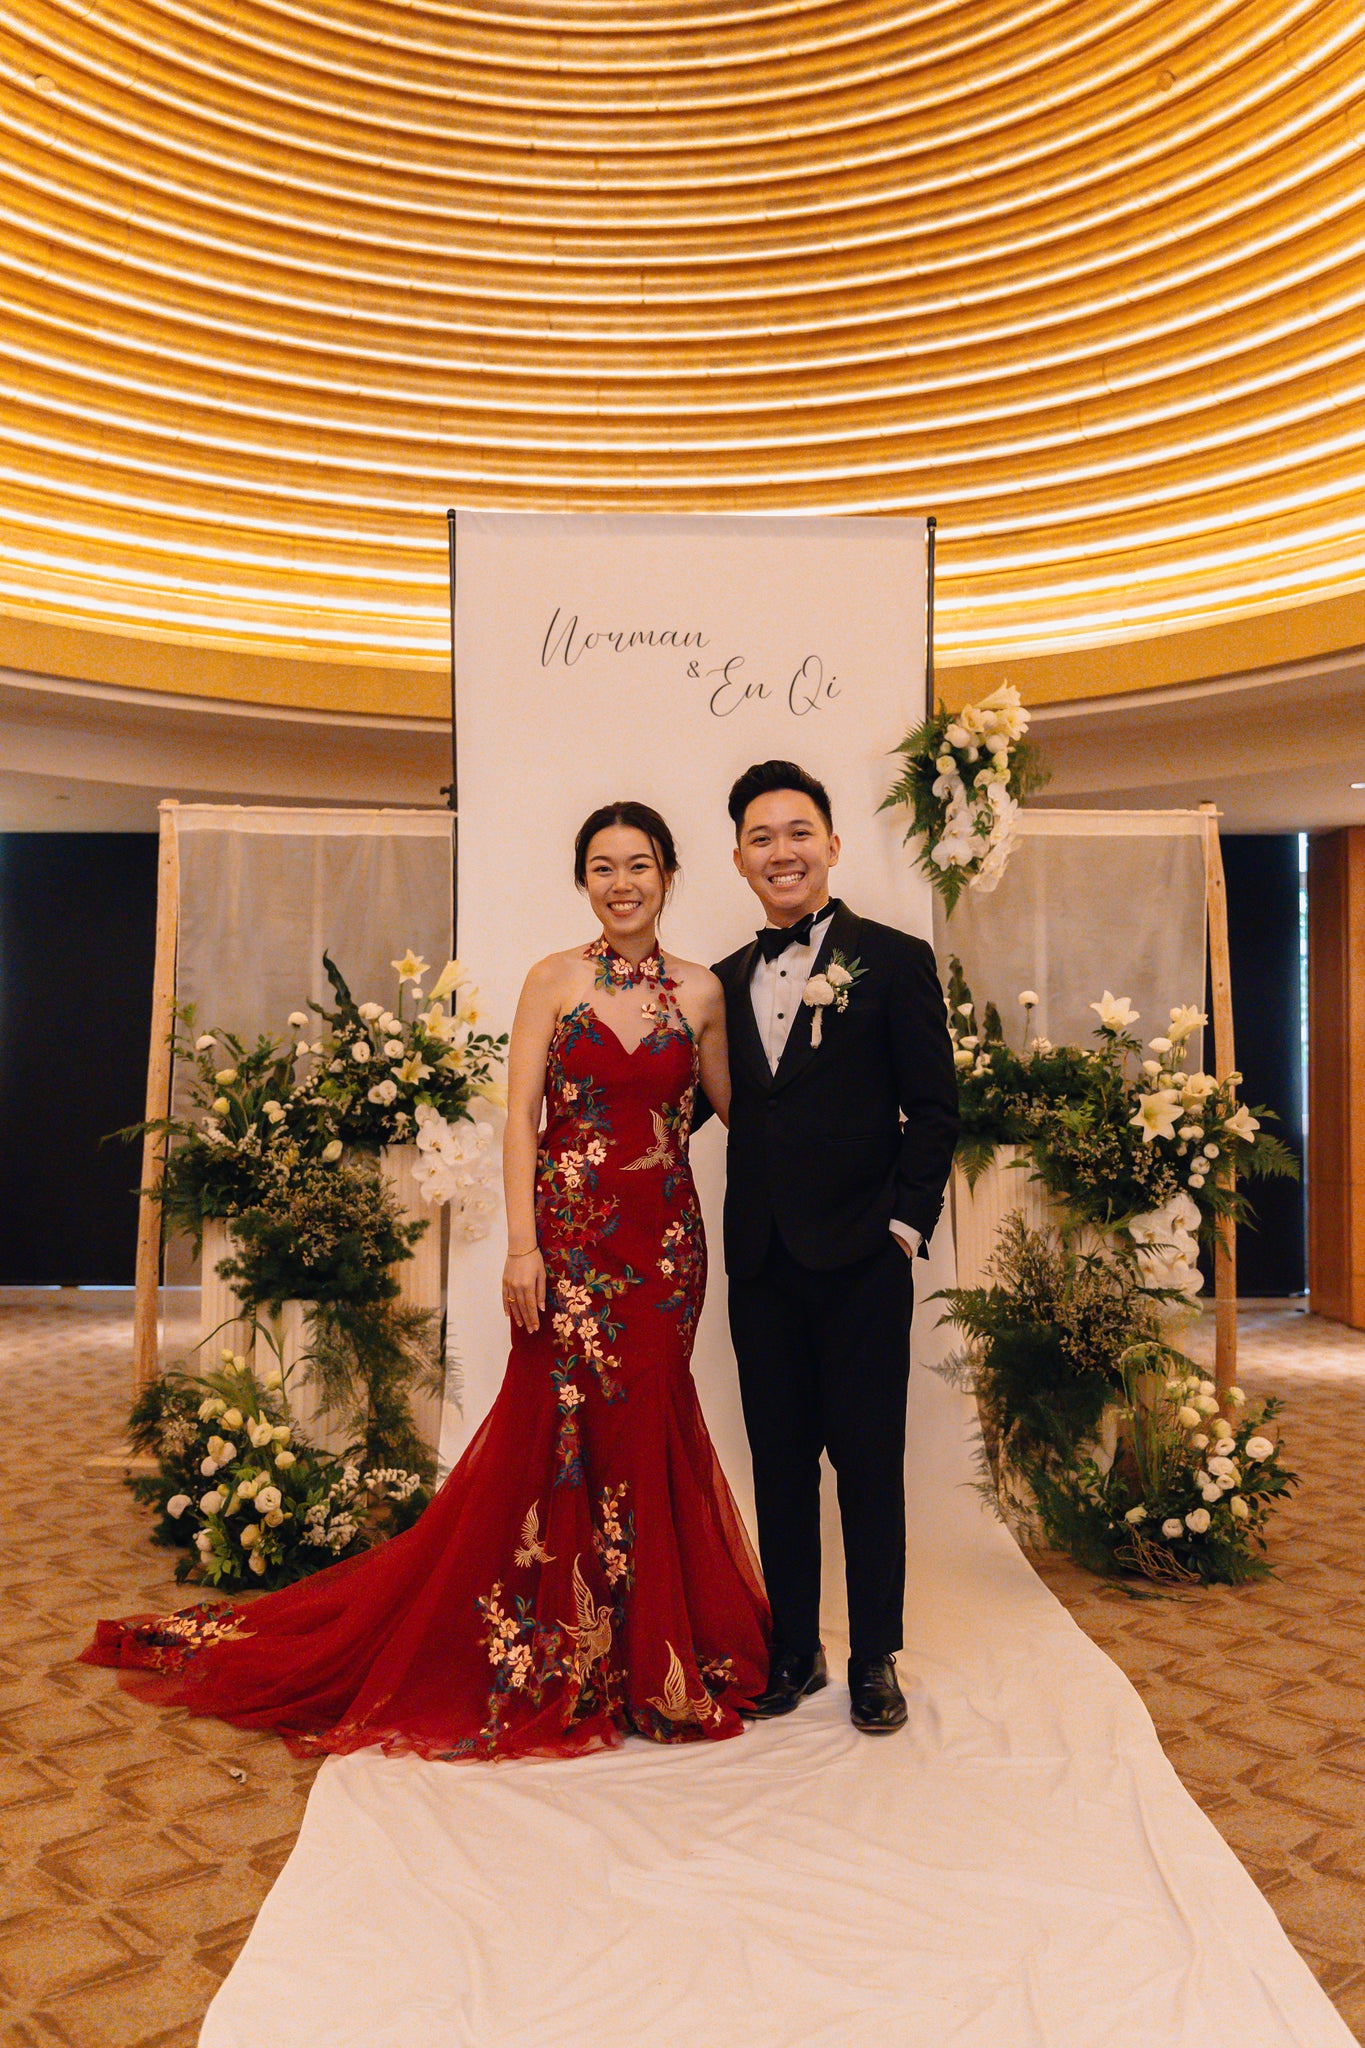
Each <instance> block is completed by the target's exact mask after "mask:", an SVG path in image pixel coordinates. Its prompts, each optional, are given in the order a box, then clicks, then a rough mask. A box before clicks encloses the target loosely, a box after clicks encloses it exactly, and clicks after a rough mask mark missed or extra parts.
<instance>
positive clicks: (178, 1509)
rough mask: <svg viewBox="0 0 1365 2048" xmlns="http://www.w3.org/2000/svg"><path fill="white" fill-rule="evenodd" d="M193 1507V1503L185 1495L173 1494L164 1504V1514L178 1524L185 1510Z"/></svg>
mask: <svg viewBox="0 0 1365 2048" xmlns="http://www.w3.org/2000/svg"><path fill="white" fill-rule="evenodd" d="M193 1505H194V1503H193V1501H192V1500H191V1499H190V1497H189V1495H188V1494H187V1493H173V1494H172V1495H171V1497H170V1499H169V1500H168V1501H167V1503H166V1513H167V1514H168V1515H170V1516H171V1518H172V1519H173V1520H174V1521H177V1522H178V1521H179V1520H180V1517H181V1516H182V1515H183V1514H184V1512H185V1510H186V1508H188V1507H193Z"/></svg>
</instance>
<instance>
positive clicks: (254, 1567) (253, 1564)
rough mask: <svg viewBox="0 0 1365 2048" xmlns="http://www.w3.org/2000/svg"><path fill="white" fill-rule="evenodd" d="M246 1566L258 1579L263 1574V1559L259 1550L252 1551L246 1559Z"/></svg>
mask: <svg viewBox="0 0 1365 2048" xmlns="http://www.w3.org/2000/svg"><path fill="white" fill-rule="evenodd" d="M247 1565H248V1567H249V1569H250V1570H251V1571H253V1572H255V1573H256V1574H257V1576H258V1577H259V1576H261V1575H262V1574H263V1573H264V1571H265V1559H264V1558H263V1557H262V1556H261V1553H260V1551H259V1550H253V1551H252V1553H251V1555H250V1557H249V1558H248V1559H247Z"/></svg>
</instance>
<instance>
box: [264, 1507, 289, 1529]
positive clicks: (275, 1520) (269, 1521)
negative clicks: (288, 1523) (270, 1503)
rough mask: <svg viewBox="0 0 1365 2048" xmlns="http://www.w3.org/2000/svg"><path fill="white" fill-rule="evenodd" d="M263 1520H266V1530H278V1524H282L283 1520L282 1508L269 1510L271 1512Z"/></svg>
mask: <svg viewBox="0 0 1365 2048" xmlns="http://www.w3.org/2000/svg"><path fill="white" fill-rule="evenodd" d="M265 1520H266V1527H267V1528H270V1529H278V1528H279V1526H280V1523H281V1522H282V1521H283V1520H284V1509H283V1508H271V1510H270V1512H269V1514H268V1515H267V1516H266V1518H265Z"/></svg>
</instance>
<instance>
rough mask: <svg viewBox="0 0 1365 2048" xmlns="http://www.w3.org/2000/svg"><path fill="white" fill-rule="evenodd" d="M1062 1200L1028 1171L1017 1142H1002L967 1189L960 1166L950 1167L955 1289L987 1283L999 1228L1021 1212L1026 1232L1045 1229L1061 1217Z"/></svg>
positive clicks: (1024, 1156) (1021, 1148)
mask: <svg viewBox="0 0 1365 2048" xmlns="http://www.w3.org/2000/svg"><path fill="white" fill-rule="evenodd" d="M1063 1213H1064V1212H1063V1208H1062V1204H1061V1203H1060V1202H1058V1201H1057V1200H1056V1199H1055V1197H1054V1196H1052V1195H1050V1194H1049V1193H1048V1192H1047V1189H1046V1188H1045V1187H1043V1185H1042V1183H1041V1182H1040V1181H1036V1180H1034V1179H1033V1178H1032V1177H1031V1175H1030V1172H1029V1167H1028V1154H1027V1153H1026V1152H1025V1151H1024V1148H1023V1147H1022V1145H1001V1146H1000V1147H999V1149H998V1150H997V1152H996V1155H995V1157H994V1159H993V1160H992V1161H991V1163H990V1165H989V1166H988V1167H987V1168H986V1169H985V1171H984V1173H982V1174H981V1175H980V1176H979V1177H978V1179H977V1183H976V1186H975V1187H968V1185H967V1176H966V1174H965V1173H964V1172H963V1171H962V1169H961V1167H960V1166H955V1167H954V1168H953V1235H954V1239H955V1241H956V1244H957V1284H958V1286H959V1287H988V1286H989V1285H990V1274H989V1270H988V1269H989V1267H990V1262H991V1260H992V1258H993V1257H994V1255H995V1246H996V1240H997V1238H998V1237H999V1235H1000V1231H1001V1227H1002V1225H1003V1224H1005V1223H1006V1222H1007V1221H1008V1219H1009V1218H1010V1217H1011V1216H1022V1217H1023V1219H1024V1222H1025V1223H1026V1224H1027V1226H1028V1228H1029V1229H1030V1230H1045V1229H1046V1228H1047V1227H1048V1225H1049V1224H1056V1223H1058V1222H1059V1221H1060V1220H1061V1217H1062V1215H1063Z"/></svg>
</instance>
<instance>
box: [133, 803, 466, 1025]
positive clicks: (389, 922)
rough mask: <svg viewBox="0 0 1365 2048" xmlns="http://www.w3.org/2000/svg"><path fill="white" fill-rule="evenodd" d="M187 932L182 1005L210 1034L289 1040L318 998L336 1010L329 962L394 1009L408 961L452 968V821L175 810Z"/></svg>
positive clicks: (441, 815) (408, 815) (229, 807)
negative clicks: (298, 1014)
mask: <svg viewBox="0 0 1365 2048" xmlns="http://www.w3.org/2000/svg"><path fill="white" fill-rule="evenodd" d="M166 815H169V816H170V817H172V818H173V819H174V821H175V830H176V836H177V839H178V841H179V853H180V903H179V910H180V921H179V932H178V936H177V942H176V964H175V991H176V1000H177V1002H180V1003H194V1004H195V1005H196V1006H197V1008H198V1014H199V1023H200V1027H201V1029H202V1028H208V1029H214V1028H217V1027H219V1026H221V1027H223V1028H225V1029H227V1030H230V1031H237V1032H240V1033H241V1035H242V1037H244V1038H246V1039H247V1040H251V1039H254V1038H255V1037H256V1035H257V1033H258V1032H270V1033H272V1034H274V1035H275V1036H277V1037H281V1038H282V1037H284V1036H285V1035H286V1025H285V1019H286V1018H287V1017H288V1015H289V1012H290V1011H291V1010H294V1009H298V1008H299V1007H300V1006H301V1005H303V1004H304V1003H306V1002H307V1001H308V1000H309V999H310V998H311V999H313V1000H315V1001H318V1002H324V1003H326V1004H327V1005H328V1006H329V1007H330V1006H331V1003H332V1000H333V997H332V991H331V988H330V986H329V985H328V981H327V977H326V975H325V973H324V972H323V967H322V955H323V953H324V951H325V952H328V953H330V954H331V956H332V958H333V959H334V960H335V961H336V963H337V966H338V967H339V968H340V969H341V971H342V973H343V974H344V975H345V976H346V977H347V979H348V981H349V982H350V984H351V988H352V991H353V993H354V994H355V996H356V998H357V1000H358V1001H361V1002H364V1001H366V1000H367V999H368V998H370V997H373V998H374V1000H375V1001H376V1002H383V1003H388V1004H389V1005H390V1006H391V1007H392V1006H395V1005H396V1002H397V995H398V988H397V982H396V980H395V977H394V972H393V968H392V966H391V965H390V962H391V961H393V960H395V959H397V958H398V957H399V956H400V955H401V954H402V953H403V951H404V950H405V948H406V947H408V946H412V947H414V948H415V949H416V951H417V952H419V953H422V954H425V956H426V957H427V959H429V960H431V961H432V962H433V965H434V967H435V968H438V969H439V968H440V967H442V966H443V965H444V964H445V961H446V959H447V957H448V953H449V947H450V931H451V818H450V814H449V812H448V811H440V810H431V811H332V810H286V809H283V808H280V807H265V806H262V807H260V808H255V807H251V806H239V805H236V804H221V805H219V804H177V805H174V806H170V807H167V808H166V810H163V816H166Z"/></svg>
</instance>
